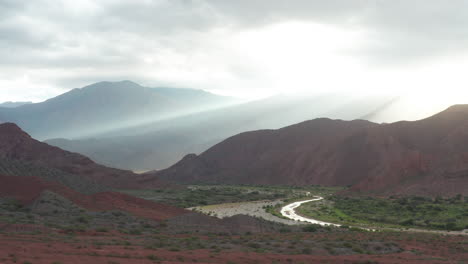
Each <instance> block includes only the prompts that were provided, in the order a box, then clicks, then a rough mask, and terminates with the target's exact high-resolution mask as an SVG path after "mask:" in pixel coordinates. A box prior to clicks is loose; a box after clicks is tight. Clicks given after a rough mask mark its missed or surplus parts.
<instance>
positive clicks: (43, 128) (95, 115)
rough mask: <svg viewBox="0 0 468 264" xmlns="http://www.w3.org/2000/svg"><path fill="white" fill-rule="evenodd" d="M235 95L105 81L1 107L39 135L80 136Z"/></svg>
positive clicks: (4, 116)
mask: <svg viewBox="0 0 468 264" xmlns="http://www.w3.org/2000/svg"><path fill="white" fill-rule="evenodd" d="M230 101H232V99H231V98H228V97H223V96H218V95H214V94H211V93H208V92H205V91H202V90H194V89H176V88H149V87H143V86H140V85H138V84H136V83H133V82H131V81H121V82H100V83H95V84H92V85H89V86H86V87H83V88H81V89H73V90H71V91H69V92H67V93H64V94H62V95H60V96H57V97H54V98H52V99H49V100H47V101H44V102H42V103H35V104H26V105H21V106H18V107H14V108H0V121H3V122H13V123H16V124H18V125H19V126H20V127H21V128H23V129H24V130H25V131H27V132H28V133H29V134H31V135H32V136H33V137H34V138H37V139H47V138H56V137H60V138H78V137H86V136H91V135H96V134H99V133H105V132H107V131H110V130H114V129H118V128H122V127H128V126H134V125H138V124H141V123H147V122H150V121H155V120H161V119H164V118H173V117H176V116H178V115H182V114H187V113H192V112H196V111H202V110H206V109H211V108H215V107H219V106H223V105H226V104H228V103H229V102H230Z"/></svg>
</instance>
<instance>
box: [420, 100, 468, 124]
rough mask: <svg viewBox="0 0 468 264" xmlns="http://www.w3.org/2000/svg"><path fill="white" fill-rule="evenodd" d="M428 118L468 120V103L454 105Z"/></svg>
mask: <svg viewBox="0 0 468 264" xmlns="http://www.w3.org/2000/svg"><path fill="white" fill-rule="evenodd" d="M426 120H429V121H431V120H440V121H451V122H460V121H464V120H467V121H468V104H458V105H452V106H450V107H449V108H447V109H446V110H444V111H442V112H440V113H438V114H435V115H433V116H431V117H429V118H427V119H426Z"/></svg>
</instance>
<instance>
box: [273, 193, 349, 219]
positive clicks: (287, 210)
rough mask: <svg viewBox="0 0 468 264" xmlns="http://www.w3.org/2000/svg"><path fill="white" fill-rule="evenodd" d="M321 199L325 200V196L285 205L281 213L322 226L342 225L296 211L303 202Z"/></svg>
mask: <svg viewBox="0 0 468 264" xmlns="http://www.w3.org/2000/svg"><path fill="white" fill-rule="evenodd" d="M320 200H323V197H320V196H316V198H314V199H310V200H305V201H299V202H294V203H290V204H288V205H286V206H284V207H283V208H281V215H283V216H284V217H286V218H289V219H291V220H294V221H302V222H307V223H311V224H317V225H321V226H340V225H339V224H333V223H327V222H323V221H319V220H315V219H311V218H306V217H303V216H300V215H298V214H297V213H296V211H295V209H296V208H298V207H299V206H301V205H302V204H305V203H309V202H316V201H320Z"/></svg>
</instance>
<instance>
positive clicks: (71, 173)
mask: <svg viewBox="0 0 468 264" xmlns="http://www.w3.org/2000/svg"><path fill="white" fill-rule="evenodd" d="M0 160H2V161H3V162H2V163H0V166H2V168H3V169H2V170H3V171H4V172H8V171H10V172H11V173H10V174H15V170H14V169H13V168H15V167H19V169H17V170H19V171H18V173H19V174H21V175H24V174H26V175H27V173H26V172H25V170H26V171H28V170H33V171H32V172H30V173H32V174H34V175H35V176H41V175H42V176H43V177H49V178H47V180H51V179H55V181H58V178H67V179H71V178H72V177H77V179H76V180H74V181H73V182H76V183H79V182H80V180H79V179H82V181H83V182H92V183H98V184H101V185H103V186H107V187H112V188H138V187H142V184H141V183H140V182H139V181H142V180H145V178H144V177H143V176H139V175H136V174H134V173H132V172H130V171H124V170H118V169H113V168H108V167H105V166H102V165H99V164H96V163H94V162H93V161H92V160H90V159H89V158H87V157H85V156H82V155H80V154H76V153H71V152H68V151H64V150H61V149H59V148H57V147H53V146H49V145H47V144H45V143H42V142H39V141H37V140H34V139H33V138H31V137H30V136H29V135H28V134H26V133H25V132H24V131H22V130H21V129H20V128H19V127H18V126H17V125H16V124H13V123H4V124H0ZM9 161H11V162H9ZM28 166H29V167H28ZM28 168H29V169H28ZM38 168H44V170H45V171H41V170H40V169H38ZM60 172H63V175H62V174H61V173H60ZM54 175H55V176H54ZM78 178H79V179H78ZM62 183H65V182H62ZM155 184H156V185H155V186H157V183H155ZM148 187H151V186H148Z"/></svg>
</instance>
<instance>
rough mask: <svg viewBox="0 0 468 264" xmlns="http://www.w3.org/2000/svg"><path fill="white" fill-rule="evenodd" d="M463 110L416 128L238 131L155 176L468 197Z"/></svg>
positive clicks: (466, 111) (335, 125)
mask: <svg viewBox="0 0 468 264" xmlns="http://www.w3.org/2000/svg"><path fill="white" fill-rule="evenodd" d="M467 143H468V106H465V105H461V106H454V107H451V108H449V109H447V110H446V111H444V112H442V113H439V114H437V115H435V116H432V117H430V118H427V119H424V120H420V121H414V122H397V123H392V124H382V125H378V124H374V123H370V122H366V121H359V120H356V121H341V120H330V119H316V120H312V121H306V122H303V123H300V124H297V125H293V126H289V127H285V128H282V129H279V130H260V131H253V132H247V133H242V134H239V135H237V136H234V137H231V138H229V139H227V140H225V141H223V142H221V143H219V144H217V145H216V146H214V147H212V148H210V149H209V150H207V151H206V152H204V153H202V154H201V155H199V156H196V155H188V156H186V157H185V158H184V159H182V160H181V161H180V162H178V163H177V164H175V165H174V166H172V167H170V168H169V169H167V170H163V171H160V172H158V173H156V175H157V176H158V177H160V178H162V179H165V180H172V181H176V182H183V183H189V182H209V183H237V184H287V185H303V184H321V185H340V186H348V185H351V186H352V187H351V191H355V192H366V193H374V194H376V195H381V194H389V195H390V194H418V195H454V194H458V193H461V194H468V144H467Z"/></svg>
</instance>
